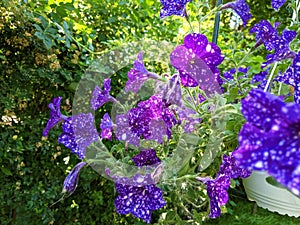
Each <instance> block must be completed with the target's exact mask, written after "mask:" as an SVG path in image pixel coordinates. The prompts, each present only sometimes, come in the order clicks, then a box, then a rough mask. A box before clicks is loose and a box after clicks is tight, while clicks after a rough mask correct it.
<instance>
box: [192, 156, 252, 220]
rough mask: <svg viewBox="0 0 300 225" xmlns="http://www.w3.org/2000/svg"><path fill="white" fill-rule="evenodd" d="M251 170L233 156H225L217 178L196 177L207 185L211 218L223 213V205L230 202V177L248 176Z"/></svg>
mask: <svg viewBox="0 0 300 225" xmlns="http://www.w3.org/2000/svg"><path fill="white" fill-rule="evenodd" d="M250 174H251V172H250V171H249V170H247V169H243V168H241V167H239V166H238V165H237V164H236V161H235V158H234V157H233V156H226V155H224V156H223V160H222V164H221V165H220V169H219V172H218V173H217V176H216V178H215V179H210V178H207V177H204V178H203V177H197V178H196V179H197V180H198V181H200V182H203V183H204V184H205V185H206V190H207V195H208V197H209V199H210V213H209V217H210V218H217V217H219V216H220V215H221V209H220V207H221V206H224V205H225V204H226V203H227V202H228V193H227V190H228V189H229V187H230V179H232V178H234V179H235V178H238V177H242V178H246V177H248V176H250Z"/></svg>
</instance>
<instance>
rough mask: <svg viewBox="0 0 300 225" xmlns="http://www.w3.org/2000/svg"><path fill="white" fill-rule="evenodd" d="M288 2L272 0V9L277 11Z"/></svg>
mask: <svg viewBox="0 0 300 225" xmlns="http://www.w3.org/2000/svg"><path fill="white" fill-rule="evenodd" d="M285 2H286V0H272V7H273V8H274V9H275V10H276V11H277V10H279V8H280V7H281V6H282V5H283V4H284V3H285Z"/></svg>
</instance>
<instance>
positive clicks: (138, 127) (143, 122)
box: [116, 95, 176, 146]
mask: <svg viewBox="0 0 300 225" xmlns="http://www.w3.org/2000/svg"><path fill="white" fill-rule="evenodd" d="M174 121H175V122H176V119H175V116H174V115H173V114H172V112H171V111H170V110H169V109H168V108H166V107H164V105H163V103H162V99H161V98H160V97H159V96H156V95H153V96H151V97H150V98H149V99H148V100H146V101H141V102H139V103H138V105H137V107H135V108H132V109H130V110H129V111H128V113H127V114H123V116H122V118H121V117H120V115H119V116H117V120H116V125H117V131H116V137H117V139H118V140H123V141H128V142H129V143H130V144H133V145H135V146H139V139H140V138H145V139H147V140H155V141H158V142H159V143H162V137H163V135H167V136H168V137H170V135H171V134H170V128H171V127H172V125H173V124H174V123H175V122H174ZM158 131H159V132H158ZM158 133H159V135H158Z"/></svg>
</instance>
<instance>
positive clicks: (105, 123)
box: [100, 113, 113, 140]
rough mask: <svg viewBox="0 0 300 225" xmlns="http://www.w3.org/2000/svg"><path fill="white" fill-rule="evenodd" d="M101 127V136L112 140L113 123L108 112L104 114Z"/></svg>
mask: <svg viewBox="0 0 300 225" xmlns="http://www.w3.org/2000/svg"><path fill="white" fill-rule="evenodd" d="M100 129H101V138H107V139H109V140H112V132H113V123H112V121H111V118H110V116H109V115H108V113H105V114H104V116H103V118H102V120H101V123H100Z"/></svg>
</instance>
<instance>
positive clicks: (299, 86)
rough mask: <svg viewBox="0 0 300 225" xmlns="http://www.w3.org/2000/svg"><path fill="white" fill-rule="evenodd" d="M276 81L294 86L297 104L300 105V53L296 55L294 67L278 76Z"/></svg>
mask: <svg viewBox="0 0 300 225" xmlns="http://www.w3.org/2000/svg"><path fill="white" fill-rule="evenodd" d="M275 79H276V81H280V82H283V83H285V84H288V85H291V86H293V87H294V99H295V102H296V103H298V104H300V52H299V53H298V54H296V55H295V58H294V60H293V63H292V65H291V66H290V67H289V68H288V69H287V70H286V71H285V73H284V74H280V75H278V76H277V77H276V78H275Z"/></svg>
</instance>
